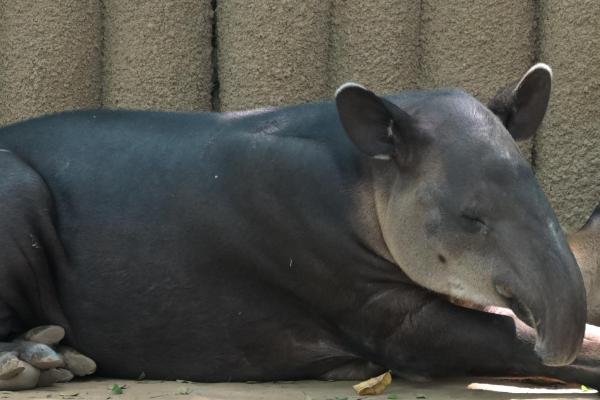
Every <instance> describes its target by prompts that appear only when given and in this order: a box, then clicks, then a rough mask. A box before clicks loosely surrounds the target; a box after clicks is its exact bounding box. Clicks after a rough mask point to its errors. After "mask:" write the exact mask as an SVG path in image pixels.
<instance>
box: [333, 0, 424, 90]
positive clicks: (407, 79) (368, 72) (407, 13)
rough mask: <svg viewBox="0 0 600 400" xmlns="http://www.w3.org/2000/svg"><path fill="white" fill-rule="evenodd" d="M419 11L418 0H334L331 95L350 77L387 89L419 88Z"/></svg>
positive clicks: (374, 87) (373, 86) (377, 87)
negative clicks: (374, 0)
mask: <svg viewBox="0 0 600 400" xmlns="http://www.w3.org/2000/svg"><path fill="white" fill-rule="evenodd" d="M420 12H421V6H420V4H419V2H418V1H414V0H381V1H378V2H377V5H376V6H374V5H373V3H371V2H368V1H361V0H333V2H332V18H331V53H330V54H329V63H330V64H329V74H330V75H329V78H330V79H329V83H330V85H329V95H331V93H334V91H335V89H336V88H337V87H338V86H339V85H340V84H342V83H344V82H347V81H354V82H360V83H362V84H363V85H366V86H368V87H369V88H372V89H373V90H376V91H378V92H384V93H385V92H388V93H390V92H391V93H393V92H396V91H399V90H402V89H414V88H417V87H418V81H419V28H420V19H419V18H420Z"/></svg>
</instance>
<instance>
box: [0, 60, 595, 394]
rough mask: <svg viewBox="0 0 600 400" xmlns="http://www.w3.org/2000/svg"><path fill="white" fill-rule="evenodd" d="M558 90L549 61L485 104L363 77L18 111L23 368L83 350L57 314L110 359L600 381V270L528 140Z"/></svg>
mask: <svg viewBox="0 0 600 400" xmlns="http://www.w3.org/2000/svg"><path fill="white" fill-rule="evenodd" d="M550 86H551V71H550V69H549V68H548V67H547V66H546V65H544V64H538V65H535V66H534V67H532V68H531V69H530V70H529V71H528V72H527V73H526V74H525V75H524V76H523V77H522V78H521V79H520V80H519V81H518V82H516V83H515V84H513V85H510V86H509V87H507V88H505V89H504V90H501V91H500V92H499V94H498V95H497V96H496V97H495V98H494V99H493V100H492V101H491V102H490V104H489V106H487V107H486V106H484V105H483V104H481V103H479V102H478V101H477V100H475V99H474V98H473V97H471V96H470V95H468V94H466V93H464V92H462V91H459V90H431V91H417V92H405V93H401V94H399V95H397V96H389V97H379V96H377V95H375V94H374V93H373V92H371V91H369V90H367V89H365V88H363V87H361V86H358V85H355V84H346V85H343V86H342V87H341V88H340V89H339V90H338V91H337V93H336V99H335V104H334V103H328V102H326V103H316V104H306V105H300V106H293V107H286V108H278V109H269V110H261V111H252V112H240V113H222V114H217V113H190V114H178V113H155V112H130V111H96V112H73V113H65V114H59V115H53V116H48V117H43V118H39V119H35V120H30V121H26V122H23V123H19V124H16V125H12V126H8V127H5V128H2V129H0V148H2V149H4V150H3V151H2V152H0V171H2V179H0V210H1V212H2V217H1V219H0V220H1V221H2V224H0V248H1V249H2V253H1V254H0V316H1V317H0V338H1V339H2V340H4V341H5V342H6V343H4V349H6V350H5V351H6V354H5V357H6V358H8V359H11V360H12V364H11V363H8V362H7V363H6V365H7V366H8V367H6V368H5V374H4V375H3V376H4V377H5V382H4V383H5V386H4V387H7V386H9V385H11V384H13V383H12V382H16V381H15V380H18V379H19V377H20V376H22V375H21V374H23V373H24V372H23V371H25V370H29V371H32V370H33V371H34V372H35V371H37V370H36V369H34V368H33V367H31V366H30V365H28V369H23V367H22V366H23V363H24V362H25V361H29V362H30V363H33V364H34V366H35V367H39V368H42V369H44V368H46V369H47V368H50V367H60V366H61V365H62V364H60V361H56V360H57V359H58V360H60V358H59V357H55V362H52V359H53V358H52V357H51V356H48V357H45V358H44V357H42V358H43V359H44V360H45V362H44V363H40V362H39V359H40V357H38V358H36V357H31V353H32V352H33V353H35V351H34V350H35V349H37V350H36V351H38V353H40V354H41V353H44V351H47V350H48V349H46V350H43V351H42V350H41V349H40V346H43V345H36V344H34V343H32V342H31V341H24V340H23V337H22V336H20V335H21V334H22V333H23V332H25V331H26V330H28V329H30V328H35V327H37V326H40V325H46V324H52V325H58V326H61V327H63V328H64V329H65V330H66V338H65V342H66V343H67V344H69V345H70V346H72V347H74V348H75V349H77V350H79V351H80V352H81V353H83V354H85V355H87V356H89V357H91V359H93V360H95V361H96V362H97V364H98V369H99V373H100V374H103V375H108V376H112V377H122V378H137V377H138V376H140V375H141V374H142V373H143V374H144V375H145V376H146V377H148V378H151V379H174V378H178V379H189V380H194V381H211V382H213V381H247V380H279V379H303V378H327V379H361V378H365V377H368V376H371V375H373V374H375V373H378V372H380V371H383V370H385V369H392V370H393V371H394V372H396V373H397V374H399V375H402V376H407V377H414V378H418V377H429V376H447V375H457V374H501V375H508V374H527V375H548V376H553V377H558V378H562V379H566V380H570V381H577V382H580V383H584V384H587V385H592V386H600V342H598V341H594V340H585V341H584V340H583V338H584V333H585V322H586V299H585V289H584V283H583V281H582V277H581V273H580V271H579V269H578V267H577V264H576V262H575V259H574V257H573V254H572V253H571V251H570V250H569V247H568V245H567V241H566V240H565V237H564V235H563V233H562V230H561V228H560V226H559V224H558V222H557V219H556V217H555V215H554V213H553V211H552V209H551V208H550V206H549V204H548V201H547V199H546V197H545V195H544V194H543V192H542V190H541V189H540V187H539V186H538V184H537V182H536V180H535V177H534V174H533V172H532V170H531V168H530V166H529V164H528V163H527V162H526V161H525V160H524V159H523V157H522V156H521V154H520V153H519V150H518V148H517V146H516V144H515V140H523V139H527V138H530V137H531V136H532V135H533V134H534V133H535V131H536V129H537V128H538V126H539V124H540V122H541V121H542V118H543V116H544V113H545V110H546V107H547V102H548V98H549V93H550ZM449 299H455V300H456V299H457V300H459V301H468V302H472V303H475V304H480V305H499V306H506V307H510V308H511V309H512V310H513V311H514V312H515V313H516V314H517V315H518V316H519V317H520V318H521V319H523V320H524V321H526V322H528V323H529V325H530V326H531V327H533V329H530V328H527V327H526V326H524V325H523V324H515V321H514V320H513V319H511V318H508V317H505V316H502V315H496V314H491V313H485V312H481V311H476V310H471V309H467V308H462V307H459V306H457V305H455V304H453V303H451V302H450V301H449ZM42 336H43V335H42ZM35 337H36V336H35V334H34V335H31V332H30V334H29V335H28V336H26V337H25V339H27V338H29V339H30V340H34V339H35ZM582 343H583V347H582ZM35 346H37V347H35ZM32 347H34V350H32ZM580 350H582V351H581V352H580ZM11 351H12V352H11ZM38 355H39V354H38ZM15 360H17V362H15ZM48 360H50V362H49V361H48ZM36 364H37V365H36ZM12 365H21V368H20V369H19V368H18V367H14V368H13V369H12V370H11V368H12V367H11V368H9V367H10V366H12ZM66 367H67V368H68V367H69V365H68V364H67V365H66ZM34 375H35V374H34ZM38 375H39V373H38ZM38 375H35V377H37V376H38ZM35 377H34V378H32V379H30V380H29V381H28V384H29V385H30V386H32V385H35V384H37V383H38V382H37V381H35V380H36V379H38V378H35ZM40 379H41V378H40ZM57 379H58V378H57ZM34 381H35V382H34ZM32 382H33V383H32ZM47 382H48V379H47V378H46V379H44V383H47ZM0 383H1V381H0ZM21 384H22V382H21ZM15 387H24V386H23V385H22V386H18V385H16V384H15Z"/></svg>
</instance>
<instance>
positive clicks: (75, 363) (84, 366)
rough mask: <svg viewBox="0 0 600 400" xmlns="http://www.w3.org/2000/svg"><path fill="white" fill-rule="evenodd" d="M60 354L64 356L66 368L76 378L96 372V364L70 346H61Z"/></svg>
mask: <svg viewBox="0 0 600 400" xmlns="http://www.w3.org/2000/svg"><path fill="white" fill-rule="evenodd" d="M58 352H59V353H60V355H61V356H62V358H63V360H64V362H65V366H66V368H67V369H68V370H69V371H71V372H72V373H73V374H74V375H75V376H86V375H91V374H93V373H94V372H96V363H95V362H94V360H92V359H91V358H89V357H86V356H84V355H83V354H81V353H80V352H78V351H77V350H75V349H73V348H71V347H69V346H60V347H59V348H58Z"/></svg>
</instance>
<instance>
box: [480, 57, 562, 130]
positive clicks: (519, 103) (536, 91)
mask: <svg viewBox="0 0 600 400" xmlns="http://www.w3.org/2000/svg"><path fill="white" fill-rule="evenodd" d="M551 88H552V69H551V68H550V67H549V66H548V65H546V64H543V63H538V64H535V65H534V66H533V67H531V68H530V69H529V71H527V72H526V73H525V75H523V77H522V78H521V80H520V81H518V82H517V83H516V84H513V85H509V86H508V87H506V88H504V89H501V90H500V91H498V93H497V94H496V96H494V98H493V99H491V100H490V102H489V104H488V107H489V108H490V110H492V111H493V112H494V113H495V114H496V115H497V116H498V117H499V118H500V119H501V120H502V122H503V123H504V126H506V129H508V131H509V132H510V134H511V135H512V136H513V138H514V139H515V140H525V139H529V138H531V137H532V136H533V135H534V134H535V132H536V131H537V129H538V128H539V126H540V125H541V123H542V119H544V114H546V108H547V107H548V101H549V99H550V90H551Z"/></svg>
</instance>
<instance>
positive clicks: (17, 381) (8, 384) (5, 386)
mask: <svg viewBox="0 0 600 400" xmlns="http://www.w3.org/2000/svg"><path fill="white" fill-rule="evenodd" d="M19 363H20V367H22V368H23V369H22V371H21V373H19V374H18V375H16V376H14V377H12V378H9V379H0V390H26V389H33V388H35V387H36V386H37V385H38V381H39V379H40V371H39V370H38V369H37V368H35V367H32V366H31V365H29V364H27V363H25V362H23V361H19Z"/></svg>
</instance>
